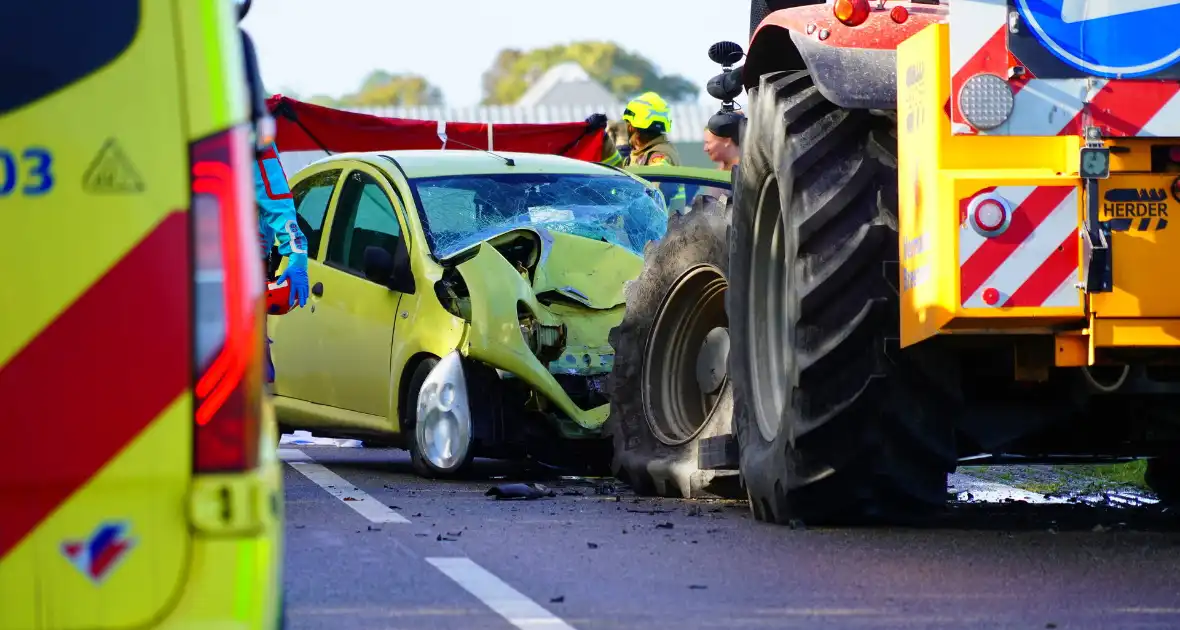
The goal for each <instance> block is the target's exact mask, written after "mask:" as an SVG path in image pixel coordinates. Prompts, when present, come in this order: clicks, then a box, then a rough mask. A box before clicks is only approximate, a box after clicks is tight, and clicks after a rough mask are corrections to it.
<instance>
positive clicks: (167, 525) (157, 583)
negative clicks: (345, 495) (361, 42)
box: [0, 0, 282, 630]
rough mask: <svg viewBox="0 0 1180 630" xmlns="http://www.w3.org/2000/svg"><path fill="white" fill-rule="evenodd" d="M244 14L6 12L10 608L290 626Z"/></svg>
mask: <svg viewBox="0 0 1180 630" xmlns="http://www.w3.org/2000/svg"><path fill="white" fill-rule="evenodd" d="M236 11H237V9H236V7H235V5H234V4H233V3H232V2H231V1H230V0H150V1H149V0H103V1H102V2H96V1H94V0H58V1H55V2H36V1H28V0H12V1H11V2H5V6H4V10H3V11H2V12H0V13H2V14H3V19H2V20H0V226H2V227H0V234H2V235H3V237H4V243H5V246H4V247H0V439H3V440H4V443H5V446H6V448H5V449H4V451H5V452H4V455H3V456H2V457H0V628H4V629H6V630H23V629H38V630H40V629H46V630H49V629H52V630H74V629H78V630H81V629H101V628H144V627H150V628H182V627H183V628H222V629H229V628H242V629H246V628H251V629H252V628H274V627H278V626H279V625H280V624H281V618H282V614H281V600H282V598H281V595H280V593H281V563H282V544H281V542H282V538H281V536H282V485H281V484H282V479H281V473H280V468H279V463H278V461H277V459H276V454H275V448H274V445H275V444H276V443H277V441H278V440H277V435H276V431H275V427H274V419H273V412H272V411H271V410H270V408H269V406H268V404H269V403H268V402H267V401H266V400H265V399H264V395H263V393H262V392H263V390H262V386H261V376H262V368H261V363H260V361H261V351H262V348H263V346H262V341H263V337H262V334H263V332H262V325H263V317H264V314H263V311H262V308H261V297H262V291H263V282H262V280H263V278H262V274H263V270H262V267H261V261H260V260H259V256H258V253H257V252H258V249H259V248H258V244H257V241H258V237H257V233H258V229H257V225H256V223H257V214H256V211H255V209H254V201H253V194H252V193H253V187H252V186H253V183H252V174H251V160H252V159H253V155H254V154H253V145H254V142H255V140H254V133H255V131H254V128H253V127H252V125H251V122H252V121H251V119H250V108H249V107H248V98H249V97H250V90H249V89H248V88H247V83H246V80H245V74H244V70H245V67H244V65H245V64H244V63H243V52H242V50H243V46H242V40H241V37H240V35H239V32H238V30H237V26H236V17H237V16H236Z"/></svg>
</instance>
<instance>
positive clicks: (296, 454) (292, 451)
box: [279, 448, 313, 462]
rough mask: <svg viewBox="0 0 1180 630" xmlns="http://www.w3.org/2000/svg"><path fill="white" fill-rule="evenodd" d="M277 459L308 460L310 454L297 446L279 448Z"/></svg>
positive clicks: (289, 460)
mask: <svg viewBox="0 0 1180 630" xmlns="http://www.w3.org/2000/svg"><path fill="white" fill-rule="evenodd" d="M279 460H280V461H284V462H310V461H313V460H312V459H311V456H310V455H308V454H307V453H304V452H303V451H301V450H299V449H297V448H280V449H279Z"/></svg>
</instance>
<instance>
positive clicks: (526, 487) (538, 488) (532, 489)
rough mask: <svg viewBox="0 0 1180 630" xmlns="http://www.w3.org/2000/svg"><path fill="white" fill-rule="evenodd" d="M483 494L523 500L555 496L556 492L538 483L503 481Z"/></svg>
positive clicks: (501, 498)
mask: <svg viewBox="0 0 1180 630" xmlns="http://www.w3.org/2000/svg"><path fill="white" fill-rule="evenodd" d="M484 496H489V497H496V500H525V501H532V500H534V499H542V498H546V497H555V496H557V493H556V492H554V491H553V490H550V489H549V488H548V487H547V486H544V485H542V484H539V483H505V484H501V485H498V486H494V487H492V488H489V489H488V491H487V492H485V493H484Z"/></svg>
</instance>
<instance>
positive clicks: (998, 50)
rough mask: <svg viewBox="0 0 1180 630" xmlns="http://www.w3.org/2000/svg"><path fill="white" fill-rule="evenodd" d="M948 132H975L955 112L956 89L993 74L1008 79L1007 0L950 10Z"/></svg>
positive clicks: (971, 1)
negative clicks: (979, 76)
mask: <svg viewBox="0 0 1180 630" xmlns="http://www.w3.org/2000/svg"><path fill="white" fill-rule="evenodd" d="M947 23H948V24H949V25H950V34H949V36H950V51H949V52H950V72H951V98H950V103H949V106H950V111H949V113H950V116H951V129H952V130H953V132H954V133H956V134H967V135H971V134H975V133H976V131H975V129H974V128H972V127H971V126H970V125H968V124H967V121H966V120H965V119H964V118H963V114H962V112H960V111H959V99H958V95H959V90H961V89H962V88H963V83H965V82H966V81H967V79H970V78H971V77H973V76H975V75H977V74H981V73H987V74H995V75H998V76H1001V77H1004V78H1007V77H1008V39H1007V37H1008V0H959V1H958V2H955V3H954V5H953V6H952V7H950V11H949V15H948V18H947Z"/></svg>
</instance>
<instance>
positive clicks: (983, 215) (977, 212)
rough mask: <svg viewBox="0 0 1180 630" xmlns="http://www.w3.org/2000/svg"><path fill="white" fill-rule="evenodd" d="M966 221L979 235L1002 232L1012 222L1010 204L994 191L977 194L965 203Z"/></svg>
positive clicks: (989, 236) (994, 235)
mask: <svg viewBox="0 0 1180 630" xmlns="http://www.w3.org/2000/svg"><path fill="white" fill-rule="evenodd" d="M967 221H968V223H970V225H971V229H973V230H975V231H976V233H978V234H979V235H980V236H985V237H988V238H993V237H996V236H999V235H1001V234H1003V233H1004V232H1005V231H1007V230H1008V226H1009V225H1011V223H1012V206H1011V205H1010V204H1009V203H1008V200H1006V199H1004V198H1003V197H1001V196H999V195H997V194H995V193H986V194H983V195H979V196H977V197H975V198H974V199H972V200H971V203H969V204H968V205H967Z"/></svg>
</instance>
